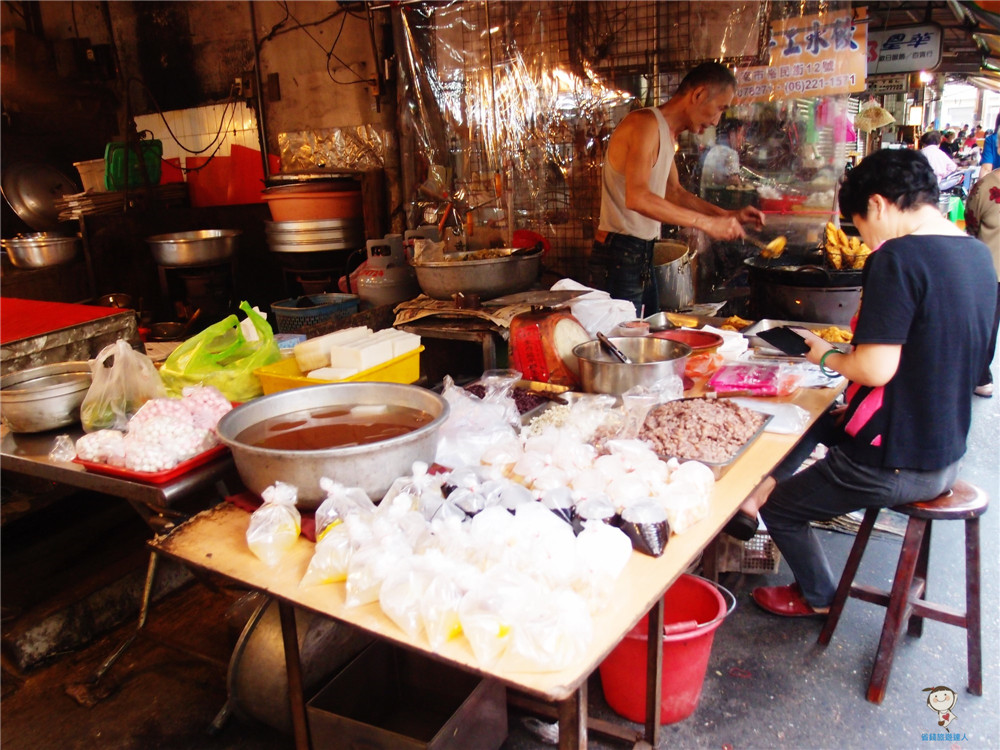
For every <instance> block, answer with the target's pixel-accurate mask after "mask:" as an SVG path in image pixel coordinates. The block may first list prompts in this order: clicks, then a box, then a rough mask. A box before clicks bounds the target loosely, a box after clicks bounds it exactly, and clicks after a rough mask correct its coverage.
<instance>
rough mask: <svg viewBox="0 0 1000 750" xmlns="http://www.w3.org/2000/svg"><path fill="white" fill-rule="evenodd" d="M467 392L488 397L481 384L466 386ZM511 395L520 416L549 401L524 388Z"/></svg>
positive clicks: (513, 391) (515, 389)
mask: <svg viewBox="0 0 1000 750" xmlns="http://www.w3.org/2000/svg"><path fill="white" fill-rule="evenodd" d="M465 390H467V391H468V392H469V393H471V394H472V395H474V396H478V397H479V398H482V397H483V396H485V395H486V387H485V386H483V385H480V384H479V383H472V384H470V385H467V386H465ZM510 393H511V396H512V397H513V398H514V403H515V404H516V405H517V413H518V414H526V413H527V412H529V411H531V410H532V409H534V408H535V407H536V406H538V405H539V404H541V403H544V402H545V401H547V399H546V398H545V397H544V396H539V395H538V394H537V393H532V392H531V391H526V390H524V389H523V388H514V389H513V390H512V391H511V392H510Z"/></svg>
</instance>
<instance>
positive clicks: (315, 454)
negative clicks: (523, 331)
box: [218, 382, 449, 509]
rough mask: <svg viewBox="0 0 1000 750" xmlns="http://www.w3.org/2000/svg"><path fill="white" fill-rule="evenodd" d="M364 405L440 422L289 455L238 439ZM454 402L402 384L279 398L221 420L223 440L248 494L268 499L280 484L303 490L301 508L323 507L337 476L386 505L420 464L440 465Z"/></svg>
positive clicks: (336, 386)
mask: <svg viewBox="0 0 1000 750" xmlns="http://www.w3.org/2000/svg"><path fill="white" fill-rule="evenodd" d="M360 404H366V405H370V404H378V405H381V404H388V405H393V406H408V407H411V408H414V409H420V410H422V411H425V412H427V413H428V414H430V415H431V416H432V417H433V419H432V420H431V421H430V422H428V423H427V424H425V425H423V426H421V427H419V428H417V429H416V430H414V431H412V432H409V433H406V434H405V435H398V436H396V437H393V438H389V439H388V440H382V441H379V442H375V443H371V444H368V445H353V446H348V447H339V448H325V449H322V450H303V451H289V450H278V449H274V448H259V447H256V446H253V445H248V444H247V443H243V442H240V441H239V440H237V437H238V436H239V435H240V433H242V432H243V431H244V430H245V429H247V428H248V427H251V426H252V425H255V424H258V423H260V422H263V421H264V420H266V419H270V418H272V417H277V416H281V415H283V414H290V413H292V412H297V411H301V410H304V409H314V408H322V407H328V406H348V405H350V406H353V405H360ZM448 411H449V407H448V403H447V402H446V401H445V400H444V399H443V398H441V396H439V395H438V394H436V393H434V392H433V391H429V390H427V389H426V388H420V387H419V386H414V385H400V384H397V383H369V382H363V383H331V384H329V385H316V386H310V387H307V388H296V389H293V390H289V391H281V392H279V393H273V394H271V395H270V396H263V397H261V398H257V399H254V400H252V401H248V402H246V403H245V404H243V405H241V406H238V407H236V408H235V409H233V410H232V411H231V412H229V413H228V414H226V415H225V416H224V417H223V418H222V419H221V420H219V425H218V433H219V438H220V439H221V440H222V442H223V443H225V444H226V445H228V446H229V448H230V449H231V450H232V452H233V460H234V462H235V463H236V470H237V471H238V472H239V475H240V478H241V479H242V480H243V483H244V484H245V485H246V486H247V488H248V489H250V490H252V491H253V492H256V493H257V494H258V495H259V494H261V493H262V492H263V491H264V490H265V489H267V487H269V486H270V485H272V484H274V483H275V482H277V481H281V482H286V483H288V484H292V485H295V486H296V487H297V488H298V491H299V493H298V507H299V508H303V509H312V508H316V507H317V506H318V505H319V504H320V503H321V502H322V501H323V500H324V499H325V498H326V492H324V490H323V489H322V488H321V487H320V485H319V480H320V479H322V478H323V477H329V478H330V479H333V480H335V481H337V482H340V483H341V484H343V485H346V486H348V487H361V488H362V489H363V490H364V491H365V492H367V493H368V495H369V497H371V498H372V499H373V500H379V499H380V498H381V497H382V496H383V495H384V494H385V493H386V490H388V489H389V486H390V485H391V484H392V482H393V480H395V479H396V478H397V477H400V476H405V475H407V474H409V473H410V470H411V467H412V465H413V462H414V461H425V462H427V463H428V464H430V463H433V462H434V456H435V453H436V452H437V444H438V433H439V432H440V428H441V425H442V424H444V421H445V420H446V419H447V418H448Z"/></svg>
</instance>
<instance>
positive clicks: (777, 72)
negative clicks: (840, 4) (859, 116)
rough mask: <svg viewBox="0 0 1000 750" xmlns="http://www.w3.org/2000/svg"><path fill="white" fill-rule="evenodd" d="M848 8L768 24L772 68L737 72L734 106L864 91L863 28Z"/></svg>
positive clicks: (864, 29)
mask: <svg viewBox="0 0 1000 750" xmlns="http://www.w3.org/2000/svg"><path fill="white" fill-rule="evenodd" d="M860 10H861V13H862V15H860V16H859V17H857V18H855V13H856V12H857V11H853V10H851V9H850V8H845V9H844V10H835V11H829V12H826V13H822V14H819V15H813V16H801V17H797V18H786V19H782V20H778V21H774V22H773V23H772V24H771V41H770V47H771V64H770V65H766V66H765V65H761V66H756V67H750V68H743V69H742V70H739V71H737V73H736V78H737V81H738V87H737V90H736V102H737V103H745V102H761V101H773V100H775V99H791V98H796V97H814V96H832V95H835V94H849V93H854V92H857V91H864V89H865V73H866V68H867V60H866V57H865V50H866V44H865V33H866V24H864V23H860V21H861V20H862V18H863V9H860Z"/></svg>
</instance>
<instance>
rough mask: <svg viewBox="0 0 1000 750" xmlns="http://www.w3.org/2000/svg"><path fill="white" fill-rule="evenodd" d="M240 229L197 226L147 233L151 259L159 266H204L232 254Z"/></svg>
mask: <svg viewBox="0 0 1000 750" xmlns="http://www.w3.org/2000/svg"><path fill="white" fill-rule="evenodd" d="M241 234H242V232H241V231H240V230H239V229H199V230H197V231H194V232H172V233H170V234H155V235H153V236H152V237H147V238H146V242H147V244H148V245H149V248H150V250H152V251H153V259H154V260H155V261H156V262H157V263H158V264H159V265H161V266H204V265H209V264H212V263H221V262H223V261H226V260H229V259H230V258H231V257H233V253H234V252H236V243H237V240H238V238H239V236H240V235H241Z"/></svg>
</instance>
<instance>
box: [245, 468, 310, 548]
mask: <svg viewBox="0 0 1000 750" xmlns="http://www.w3.org/2000/svg"><path fill="white" fill-rule="evenodd" d="M298 496H299V491H298V489H297V488H296V487H294V486H293V485H290V484H285V483H284V482H275V483H274V484H273V485H271V486H270V487H268V488H267V489H266V490H264V491H263V492H262V493H261V497H262V498H263V499H264V504H263V505H261V506H260V507H259V508H257V510H255V511H254V512H253V514H252V515H251V516H250V527H249V528H248V529H247V545H248V546H249V547H250V551H251V552H253V553H254V554H255V555H256V556H257V557H258V558H260V559H261V561H263V562H264V564H265V565H268V566H270V567H274V566H275V565H277V564H278V563H279V562H280V561H281V558H282V557H283V556H284V555H285V553H287V552H288V550H290V549H291V548H292V547H293V546H294V545H295V542H296V540H297V539H298V538H299V533H300V532H301V531H302V516H301V515H300V514H299V511H298V508H296V507H295V502H296V501H297V500H298Z"/></svg>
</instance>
